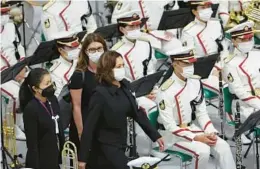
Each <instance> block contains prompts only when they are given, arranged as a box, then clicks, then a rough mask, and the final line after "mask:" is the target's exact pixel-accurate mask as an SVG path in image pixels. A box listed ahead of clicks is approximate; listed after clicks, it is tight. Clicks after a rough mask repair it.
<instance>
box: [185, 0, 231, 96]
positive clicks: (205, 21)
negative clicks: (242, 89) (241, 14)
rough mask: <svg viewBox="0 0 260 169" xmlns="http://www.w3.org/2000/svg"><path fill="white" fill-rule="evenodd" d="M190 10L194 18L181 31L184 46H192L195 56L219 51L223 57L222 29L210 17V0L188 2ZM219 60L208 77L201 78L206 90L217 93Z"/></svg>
mask: <svg viewBox="0 0 260 169" xmlns="http://www.w3.org/2000/svg"><path fill="white" fill-rule="evenodd" d="M189 5H190V8H191V12H192V13H193V15H194V16H195V20H194V21H193V22H191V23H190V24H188V25H187V26H186V27H184V29H183V31H182V37H181V39H182V42H183V44H184V45H186V46H191V47H194V52H195V56H196V57H205V56H208V55H212V54H216V53H221V55H220V59H221V60H222V58H223V57H225V55H226V52H227V45H226V44H225V41H223V36H224V35H223V31H222V26H221V24H220V21H219V20H218V19H215V18H211V16H212V14H213V10H212V8H211V5H212V3H211V2H210V1H207V0H206V1H205V0H204V1H193V0H191V1H190V2H189ZM220 63H221V62H219V63H218V64H216V65H215V67H214V68H213V70H212V72H211V75H210V76H209V78H208V79H205V80H203V85H204V87H205V88H207V89H208V90H211V91H212V92H215V93H218V92H219V86H218V84H219V83H218V81H219V79H218V74H219V73H218V71H219V70H220V69H221V67H222V66H221V64H220Z"/></svg>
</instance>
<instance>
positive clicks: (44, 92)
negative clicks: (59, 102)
mask: <svg viewBox="0 0 260 169" xmlns="http://www.w3.org/2000/svg"><path fill="white" fill-rule="evenodd" d="M54 93H55V88H54V85H53V84H52V85H50V86H48V87H46V88H45V89H43V90H42V96H43V97H47V98H49V97H52V96H54Z"/></svg>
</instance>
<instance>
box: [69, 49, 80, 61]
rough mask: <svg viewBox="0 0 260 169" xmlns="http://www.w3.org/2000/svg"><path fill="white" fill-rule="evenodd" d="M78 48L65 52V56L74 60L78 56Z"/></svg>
mask: <svg viewBox="0 0 260 169" xmlns="http://www.w3.org/2000/svg"><path fill="white" fill-rule="evenodd" d="M79 51H80V50H79V49H78V48H77V49H73V50H70V51H68V52H67V58H68V60H75V59H77V58H78V57H79Z"/></svg>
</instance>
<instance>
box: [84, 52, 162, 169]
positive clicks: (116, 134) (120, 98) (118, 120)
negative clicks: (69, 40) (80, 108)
mask: <svg viewBox="0 0 260 169" xmlns="http://www.w3.org/2000/svg"><path fill="white" fill-rule="evenodd" d="M97 77H98V80H99V82H100V84H99V85H98V86H97V87H96V89H95V91H94V94H93V95H92V97H91V100H90V102H89V106H88V110H87V111H88V117H87V119H86V122H85V124H84V129H83V134H82V137H81V144H80V146H81V147H80V153H79V161H80V163H79V166H80V169H84V167H85V165H86V164H87V168H90V169H104V168H105V169H128V168H129V167H127V157H126V156H125V150H126V148H127V117H132V118H133V119H134V120H135V121H137V122H138V123H139V125H140V126H141V127H142V129H143V130H144V131H145V133H146V134H147V135H148V136H149V137H150V138H151V139H152V141H157V142H158V143H159V146H160V147H161V148H162V149H163V145H164V144H163V140H162V138H161V135H160V134H159V133H158V132H157V130H156V129H155V128H153V127H152V126H151V124H150V122H149V120H148V118H147V116H146V114H145V113H144V112H142V110H140V109H138V106H137V104H136V100H135V97H134V96H133V95H132V93H131V91H130V86H129V82H128V81H127V80H125V79H124V78H125V69H124V61H123V58H122V56H121V55H120V54H119V53H117V52H115V51H108V52H105V53H104V54H103V55H102V56H101V58H100V60H99V63H98V67H97ZM90 150H91V151H90Z"/></svg>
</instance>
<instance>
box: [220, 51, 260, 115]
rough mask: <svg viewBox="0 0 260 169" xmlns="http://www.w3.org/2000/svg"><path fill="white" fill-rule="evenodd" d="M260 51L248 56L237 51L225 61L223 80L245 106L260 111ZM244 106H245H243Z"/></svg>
mask: <svg viewBox="0 0 260 169" xmlns="http://www.w3.org/2000/svg"><path fill="white" fill-rule="evenodd" d="M259 54H260V52H259V51H251V52H249V54H248V56H247V55H246V54H242V53H241V52H240V51H238V50H237V49H236V50H235V51H234V54H233V55H231V56H230V57H228V58H227V59H226V60H225V66H224V70H223V78H224V79H225V80H226V82H227V83H228V85H229V90H230V92H231V93H232V94H235V95H236V96H237V97H238V98H239V99H240V100H241V101H242V102H244V103H245V104H244V106H247V107H252V108H254V109H256V110H259V109H260V62H259ZM241 106H243V105H241Z"/></svg>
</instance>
